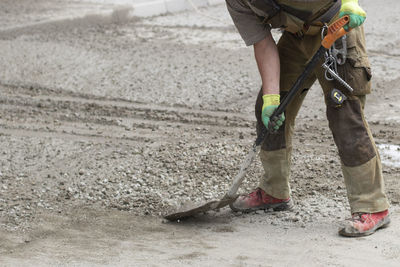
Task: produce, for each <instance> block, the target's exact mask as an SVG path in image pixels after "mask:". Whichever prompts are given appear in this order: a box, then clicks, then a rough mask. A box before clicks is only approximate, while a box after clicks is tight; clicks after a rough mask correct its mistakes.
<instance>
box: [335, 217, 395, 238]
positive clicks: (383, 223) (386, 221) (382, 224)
mask: <svg viewBox="0 0 400 267" xmlns="http://www.w3.org/2000/svg"><path fill="white" fill-rule="evenodd" d="M389 224H390V217H389V216H387V217H386V218H384V219H383V220H382V221H380V222H379V223H378V224H377V225H375V226H374V227H373V228H371V229H370V230H368V231H365V232H362V233H349V232H346V230H345V228H343V229H341V230H340V231H339V235H341V236H345V237H362V236H369V235H372V234H373V233H375V232H376V231H377V230H379V229H383V228H386V227H388V226H389Z"/></svg>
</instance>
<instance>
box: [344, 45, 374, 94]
mask: <svg viewBox="0 0 400 267" xmlns="http://www.w3.org/2000/svg"><path fill="white" fill-rule="evenodd" d="M338 73H339V75H340V76H341V77H342V78H343V79H344V80H345V81H346V82H347V83H348V84H349V85H350V86H351V87H352V88H353V89H354V92H353V95H365V94H369V93H371V82H370V81H371V78H372V73H371V66H370V63H369V60H368V57H367V56H366V55H364V54H363V53H361V52H359V51H358V49H357V47H351V48H348V50H347V59H346V62H345V64H344V65H339V66H338ZM336 86H337V87H338V89H340V90H342V92H347V89H345V88H344V87H343V86H342V85H341V84H339V83H337V84H336Z"/></svg>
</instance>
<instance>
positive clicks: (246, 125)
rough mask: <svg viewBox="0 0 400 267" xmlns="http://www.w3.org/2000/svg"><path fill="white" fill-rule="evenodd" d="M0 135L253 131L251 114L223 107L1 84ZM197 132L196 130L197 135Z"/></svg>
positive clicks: (116, 137)
mask: <svg viewBox="0 0 400 267" xmlns="http://www.w3.org/2000/svg"><path fill="white" fill-rule="evenodd" d="M1 91H2V93H1V96H0V104H1V109H2V111H3V112H2V113H3V115H2V117H1V121H2V123H1V129H0V132H2V133H3V134H16V135H22V136H25V135H29V136H31V135H33V136H36V135H39V136H41V135H45V136H54V137H60V136H62V137H63V138H72V139H75V138H76V137H77V136H79V137H80V138H84V139H85V138H94V139H96V140H98V141H104V140H111V141H128V142H129V141H133V142H137V141H139V142H143V141H150V140H152V141H163V140H164V141H165V139H166V136H168V142H171V141H172V140H171V139H170V137H171V136H176V139H175V141H178V140H179V139H180V137H179V136H180V135H182V134H183V135H190V136H192V137H194V136H195V139H199V140H206V139H207V140H208V139H210V138H211V137H212V136H215V135H216V134H217V135H218V133H222V134H223V135H229V134H235V135H237V134H238V132H239V133H243V132H245V133H249V132H250V131H252V132H253V131H254V130H253V129H254V128H253V127H251V125H252V120H251V117H250V116H244V115H235V116H232V115H231V114H230V113H229V112H226V111H210V110H195V109H190V108H187V107H182V106H164V105H155V104H152V103H137V102H131V101H128V100H123V99H113V98H105V97H96V96H91V95H85V94H77V93H71V92H68V91H64V90H49V89H46V88H40V87H37V86H14V85H10V84H7V85H4V84H3V85H2V86H1ZM199 132H201V134H198V133H199Z"/></svg>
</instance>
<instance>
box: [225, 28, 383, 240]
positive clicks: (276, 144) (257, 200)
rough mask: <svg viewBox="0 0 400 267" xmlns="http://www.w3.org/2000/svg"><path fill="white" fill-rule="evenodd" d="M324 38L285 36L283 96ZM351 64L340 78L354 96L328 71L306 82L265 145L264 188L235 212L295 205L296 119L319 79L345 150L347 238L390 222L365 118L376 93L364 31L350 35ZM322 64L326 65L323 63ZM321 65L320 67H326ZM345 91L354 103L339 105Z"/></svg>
mask: <svg viewBox="0 0 400 267" xmlns="http://www.w3.org/2000/svg"><path fill="white" fill-rule="evenodd" d="M320 43H321V37H320V36H319V35H314V36H307V35H306V36H303V37H302V38H299V37H297V36H296V35H294V34H291V33H288V32H285V33H284V34H283V35H282V37H281V39H280V40H279V43H278V50H279V56H280V64H281V82H280V88H281V97H282V96H284V95H285V94H286V92H287V91H288V90H289V89H290V88H291V86H292V85H293V84H294V82H295V80H296V79H297V77H298V76H299V75H300V74H301V73H302V71H303V70H304V67H305V65H306V63H307V61H308V60H309V59H310V58H311V56H312V55H313V54H314V53H315V51H316V50H317V49H318V48H319V46H320ZM347 48H348V49H347V60H346V63H345V64H344V65H339V66H338V72H339V75H340V76H341V77H342V78H344V79H345V80H346V82H347V83H348V84H350V85H351V86H352V87H353V88H354V92H353V93H352V94H349V93H348V92H347V91H346V89H345V88H344V87H343V86H341V85H340V84H339V83H337V82H336V81H328V80H326V79H325V72H324V70H323V68H321V67H317V68H316V70H315V71H314V73H313V74H312V75H310V77H309V78H308V79H307V80H306V81H305V83H304V89H303V90H300V91H299V93H298V95H297V96H296V97H295V98H294V100H293V101H292V102H291V103H290V104H289V105H288V107H287V108H286V111H285V123H284V125H282V127H280V129H279V130H278V132H277V133H276V134H270V135H268V136H267V137H266V139H265V140H264V143H263V144H262V148H261V152H260V158H261V162H262V165H263V167H264V170H265V174H264V175H263V177H262V178H261V179H260V184H259V188H258V189H257V190H256V191H255V192H253V193H252V194H250V195H247V196H242V197H239V198H238V199H237V201H236V202H235V203H233V204H232V206H231V207H232V208H233V209H234V210H243V211H246V210H254V209H266V208H273V209H275V210H282V209H286V208H289V207H290V206H291V205H290V185H289V177H290V165H291V152H292V135H293V131H294V125H295V118H296V116H297V113H298V111H299V109H300V107H301V104H302V102H303V99H304V97H305V96H306V94H307V92H308V89H309V88H310V87H311V86H312V84H313V83H314V82H315V81H316V80H317V79H318V81H319V83H320V85H321V87H322V89H323V92H324V96H325V104H326V114H327V118H328V121H329V128H330V130H331V131H332V134H333V138H334V141H335V143H336V146H337V148H338V151H339V156H340V159H341V167H342V172H343V176H344V181H345V185H346V189H347V196H348V200H349V204H350V208H351V213H352V214H353V219H352V220H351V221H349V222H347V224H346V225H345V227H343V229H341V230H340V232H339V233H340V234H342V235H346V236H362V235H367V234H371V233H373V232H374V231H375V230H376V229H378V228H380V227H383V226H386V225H387V224H388V223H389V214H388V208H389V203H388V200H387V197H386V195H385V192H384V181H383V176H382V165H381V161H380V158H379V153H378V151H377V149H376V146H375V142H374V140H373V137H372V134H371V131H370V129H369V127H368V124H367V122H366V120H365V118H364V112H363V109H364V106H365V100H366V97H365V95H366V94H368V93H370V90H371V84H370V79H371V72H370V66H369V62H368V58H367V55H366V49H365V39H364V32H363V28H362V27H359V28H356V29H353V30H352V31H351V32H349V33H348V34H347ZM322 62H323V61H322V59H321V64H322ZM321 64H320V65H321ZM334 88H336V89H339V90H341V91H342V92H343V93H345V94H346V95H347V97H348V99H347V100H346V101H345V102H344V103H343V104H342V105H341V106H338V105H337V104H336V103H335V102H334V101H333V100H332V99H331V97H330V93H331V91H332V89H334ZM261 96H262V95H261V91H260V94H259V95H258V98H257V102H256V111H255V112H256V117H257V130H258V132H260V131H261V130H262V128H263V127H264V125H263V123H262V120H261V108H262V98H261Z"/></svg>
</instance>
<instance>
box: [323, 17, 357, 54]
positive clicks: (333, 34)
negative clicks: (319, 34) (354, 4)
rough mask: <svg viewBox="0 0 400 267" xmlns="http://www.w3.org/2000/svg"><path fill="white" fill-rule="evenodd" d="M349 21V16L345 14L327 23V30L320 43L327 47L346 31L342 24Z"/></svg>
mask: <svg viewBox="0 0 400 267" xmlns="http://www.w3.org/2000/svg"><path fill="white" fill-rule="evenodd" d="M349 21H350V17H349V16H347V15H346V16H343V17H341V18H340V19H338V20H336V21H335V22H333V23H332V24H331V25H329V27H328V32H327V34H326V36H325V37H324V39H323V40H322V42H321V45H322V46H323V47H325V48H326V49H329V48H330V47H331V46H332V45H333V43H334V42H335V41H336V40H337V39H339V38H340V37H342V36H343V35H345V34H346V33H348V32H347V31H346V30H345V29H344V28H343V26H344V25H346V24H347V23H349Z"/></svg>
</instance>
